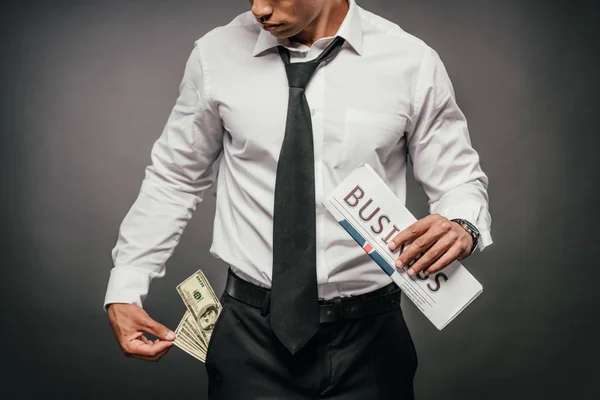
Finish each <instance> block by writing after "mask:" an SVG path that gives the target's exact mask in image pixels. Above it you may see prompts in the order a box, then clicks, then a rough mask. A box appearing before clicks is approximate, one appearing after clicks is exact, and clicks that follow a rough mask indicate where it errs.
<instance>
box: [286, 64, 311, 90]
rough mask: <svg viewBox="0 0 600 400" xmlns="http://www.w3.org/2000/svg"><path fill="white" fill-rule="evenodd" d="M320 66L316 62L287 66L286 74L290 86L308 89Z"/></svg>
mask: <svg viewBox="0 0 600 400" xmlns="http://www.w3.org/2000/svg"><path fill="white" fill-rule="evenodd" d="M318 66H319V63H316V62H314V61H313V62H311V61H309V62H305V63H304V62H303V63H290V64H285V73H286V75H287V78H288V84H289V86H290V87H297V88H301V89H306V86H307V85H308V82H309V81H310V78H312V76H313V74H314V73H315V71H316V69H317V67H318Z"/></svg>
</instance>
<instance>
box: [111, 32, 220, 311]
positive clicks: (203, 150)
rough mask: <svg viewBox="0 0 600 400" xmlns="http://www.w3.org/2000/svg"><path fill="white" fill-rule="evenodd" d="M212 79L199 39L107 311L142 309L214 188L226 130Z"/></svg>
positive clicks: (117, 253) (134, 217) (119, 247)
mask: <svg viewBox="0 0 600 400" xmlns="http://www.w3.org/2000/svg"><path fill="white" fill-rule="evenodd" d="M208 78H209V76H208V74H207V71H206V68H205V64H204V60H203V58H202V51H201V39H199V40H197V41H196V42H195V43H194V46H193V49H192V51H191V54H190V56H189V58H188V60H187V62H186V66H185V70H184V74H183V79H182V80H181V83H180V85H179V95H178V97H177V100H176V103H175V106H174V107H173V109H172V111H171V113H170V115H169V118H168V120H167V122H166V125H165V126H164V129H163V131H162V134H161V135H160V137H159V138H158V140H156V142H155V143H154V145H153V147H152V150H151V164H150V165H149V166H147V167H146V169H145V176H144V179H143V181H142V184H141V188H140V191H139V194H138V196H137V199H136V200H135V202H134V203H133V205H132V206H131V208H130V209H129V211H128V212H127V214H126V216H125V218H124V219H123V221H122V223H121V225H120V228H119V234H118V239H117V243H116V245H115V247H114V248H113V249H112V259H113V263H114V267H113V268H112V269H111V271H110V277H109V281H108V286H107V289H106V296H105V300H104V309H105V310H106V306H107V305H108V304H110V303H133V304H137V305H139V306H140V307H142V302H143V301H144V300H145V298H146V296H147V294H148V289H149V286H150V282H151V280H152V279H154V278H161V277H163V276H164V274H165V262H166V261H167V259H168V258H169V257H170V256H171V254H172V253H173V251H174V249H175V247H176V246H177V243H178V241H179V238H180V236H181V234H182V233H183V230H184V228H185V226H186V225H187V223H188V221H189V219H190V218H191V216H192V213H193V211H194V210H195V209H196V206H197V204H198V203H200V202H201V201H202V196H203V194H204V192H205V191H206V190H207V189H208V188H210V187H211V186H212V185H213V184H214V181H215V179H216V175H217V167H218V162H216V161H217V159H218V158H219V156H220V154H221V152H222V148H223V126H222V121H221V119H220V117H219V114H218V110H217V109H216V107H215V106H214V105H213V104H211V101H210V93H209V83H210V81H209V79H208Z"/></svg>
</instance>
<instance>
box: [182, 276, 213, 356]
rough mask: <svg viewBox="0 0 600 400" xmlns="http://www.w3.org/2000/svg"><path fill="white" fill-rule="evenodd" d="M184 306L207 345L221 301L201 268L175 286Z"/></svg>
mask: <svg viewBox="0 0 600 400" xmlns="http://www.w3.org/2000/svg"><path fill="white" fill-rule="evenodd" d="M177 292H178V293H179V295H180V296H181V299H182V300H183V302H184V304H185V306H186V307H187V309H188V311H189V312H190V313H191V315H192V317H193V319H194V321H195V322H196V325H195V326H196V327H197V328H198V329H199V331H200V334H201V336H200V337H201V338H202V340H203V341H204V343H206V345H207V347H208V342H209V341H210V335H211V334H212V330H213V327H214V326H215V322H216V321H217V317H218V316H219V313H220V312H221V309H222V306H221V302H220V301H219V299H218V298H217V296H216V295H215V292H214V291H213V289H212V287H211V286H210V284H209V283H208V280H207V279H206V277H205V276H204V274H203V273H202V271H201V270H198V271H196V272H195V273H194V274H193V275H192V276H190V277H189V278H187V279H186V280H185V281H183V282H182V283H180V284H179V285H178V286H177Z"/></svg>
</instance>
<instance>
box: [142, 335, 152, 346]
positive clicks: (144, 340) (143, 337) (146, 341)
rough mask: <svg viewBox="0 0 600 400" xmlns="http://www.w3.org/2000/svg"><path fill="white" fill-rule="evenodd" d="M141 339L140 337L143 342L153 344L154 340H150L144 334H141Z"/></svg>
mask: <svg viewBox="0 0 600 400" xmlns="http://www.w3.org/2000/svg"><path fill="white" fill-rule="evenodd" d="M139 339H140V340H141V341H142V342H144V343H145V344H152V341H151V340H149V339H148V338H147V337H146V336H144V335H141V336H140V337H139Z"/></svg>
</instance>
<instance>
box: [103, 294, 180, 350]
mask: <svg viewBox="0 0 600 400" xmlns="http://www.w3.org/2000/svg"><path fill="white" fill-rule="evenodd" d="M106 310H107V313H108V319H109V320H110V324H111V326H112V328H113V332H114V333H115V336H116V337H117V340H118V341H119V346H121V350H122V351H123V354H125V356H127V357H135V358H139V359H140V360H145V361H158V360H160V359H161V358H162V356H164V355H165V354H167V351H169V349H170V348H171V346H173V340H174V339H175V334H174V333H173V332H172V331H171V330H170V329H169V328H167V327H166V326H164V325H161V324H159V323H158V322H156V321H154V320H153V319H152V318H150V316H149V315H148V314H147V313H146V311H144V310H143V309H142V308H141V307H139V306H138V305H137V304H122V303H112V304H109V305H108V306H107V308H106ZM144 332H146V333H150V334H152V335H154V336H156V337H157V338H158V339H156V340H155V341H151V340H149V339H147V338H146V337H145V336H144Z"/></svg>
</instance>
